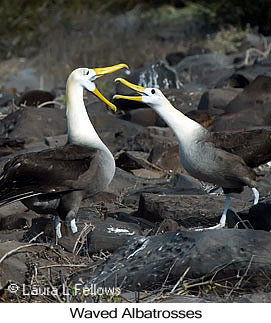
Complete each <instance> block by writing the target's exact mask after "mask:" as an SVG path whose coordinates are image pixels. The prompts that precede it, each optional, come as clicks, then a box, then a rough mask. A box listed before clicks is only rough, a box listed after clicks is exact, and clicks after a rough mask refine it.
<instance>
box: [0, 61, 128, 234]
mask: <svg viewBox="0 0 271 323" xmlns="http://www.w3.org/2000/svg"><path fill="white" fill-rule="evenodd" d="M123 67H125V68H128V66H127V65H126V64H118V65H114V66H110V67H104V68H94V69H90V68H78V69H76V70H74V71H73V72H72V73H71V74H70V75H69V77H68V80H67V85H66V99H67V108H66V115H67V125H68V141H67V144H66V145H65V146H63V147H57V148H54V149H46V150H43V151H40V152H30V153H25V154H21V155H18V156H16V157H14V158H13V159H12V160H10V161H9V162H7V163H6V164H5V166H4V170H3V172H2V174H1V175H0V206H2V205H4V204H8V203H12V202H15V201H18V200H21V202H22V203H23V204H25V205H26V206H27V207H28V208H29V209H31V210H33V211H35V212H37V213H39V214H52V215H54V225H55V230H56V238H61V230H60V227H61V224H60V221H59V218H60V219H61V220H65V221H67V222H69V223H70V228H71V231H72V232H73V233H75V232H77V227H76V224H75V217H76V214H77V212H78V209H79V207H80V204H81V201H82V200H83V199H84V198H87V197H89V196H91V195H94V194H95V193H97V192H100V191H102V190H104V189H106V188H107V186H108V184H109V183H110V182H111V180H112V178H113V176H114V173H115V161H114V157H113V156H112V154H111V152H110V151H109V149H108V148H107V147H106V145H105V144H104V143H103V142H102V140H101V139H100V138H99V136H98V134H97V133H96V131H95V129H94V127H93V125H92V123H91V121H90V119H89V117H88V114H87V111H86V108H85V105H84V100H83V90H84V89H86V90H88V91H90V92H92V93H93V94H94V95H95V96H97V97H98V98H99V99H100V100H101V101H103V102H105V103H106V104H107V105H108V106H109V107H110V108H111V109H112V110H114V111H116V106H115V105H114V104H113V103H111V102H110V101H108V100H107V99H106V98H105V97H104V96H103V95H102V94H101V93H100V92H99V90H98V89H97V88H96V86H95V84H94V81H95V79H97V78H98V77H100V76H102V75H105V74H108V73H112V72H114V71H116V70H119V69H121V68H123Z"/></svg>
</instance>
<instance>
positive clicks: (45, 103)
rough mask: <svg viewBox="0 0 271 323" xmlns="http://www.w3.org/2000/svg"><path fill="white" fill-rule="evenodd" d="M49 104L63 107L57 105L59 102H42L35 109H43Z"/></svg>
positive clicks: (61, 105) (60, 104)
mask: <svg viewBox="0 0 271 323" xmlns="http://www.w3.org/2000/svg"><path fill="white" fill-rule="evenodd" d="M49 104H57V105H59V106H60V107H63V106H64V104H62V103H59V102H57V101H46V102H43V103H41V104H39V105H37V108H38V109H39V108H42V107H45V106H46V105H49Z"/></svg>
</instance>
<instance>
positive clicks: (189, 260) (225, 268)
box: [81, 229, 271, 293]
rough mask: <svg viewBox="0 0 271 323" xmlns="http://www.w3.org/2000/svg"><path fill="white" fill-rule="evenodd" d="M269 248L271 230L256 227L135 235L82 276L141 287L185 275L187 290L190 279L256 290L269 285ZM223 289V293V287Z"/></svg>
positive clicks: (105, 283) (153, 286) (101, 282)
mask: <svg viewBox="0 0 271 323" xmlns="http://www.w3.org/2000/svg"><path fill="white" fill-rule="evenodd" d="M270 248H271V241H270V234H269V233H268V232H264V231H253V230H233V229H228V230H214V231H203V232H185V231H178V232H169V233H165V234H160V235H157V236H151V237H136V238H134V239H133V238H132V239H131V240H130V241H128V243H127V244H126V245H125V246H124V247H122V248H120V249H118V250H117V251H116V252H115V253H114V254H113V255H111V257H110V258H108V259H107V260H106V261H104V262H103V263H102V264H100V265H99V266H98V267H97V269H96V270H95V272H94V273H93V274H90V272H89V271H85V272H81V278H82V280H83V281H84V282H85V283H86V284H96V286H98V287H99V286H107V287H109V286H117V287H120V286H121V288H125V289H129V290H133V291H143V290H155V289H160V288H161V287H165V286H171V287H173V286H174V285H175V284H176V283H177V282H178V281H179V279H180V277H181V276H182V275H184V273H186V274H185V277H184V279H185V280H184V282H183V283H182V285H181V287H182V288H183V289H184V290H186V291H187V290H188V289H189V288H190V287H189V279H191V278H193V279H197V280H194V281H196V282H204V281H207V282H208V281H209V282H210V283H211V284H212V283H215V282H221V281H227V282H228V283H230V285H231V286H232V285H235V284H238V287H240V288H243V287H246V288H250V290H255V288H260V287H262V288H263V287H266V286H267V285H266V284H267V283H268V279H269V278H268V276H269V275H270V272H271V256H270ZM242 277H243V278H242ZM199 287H200V286H199ZM216 291H217V292H218V289H216ZM220 291H221V293H225V289H223V288H222V290H220Z"/></svg>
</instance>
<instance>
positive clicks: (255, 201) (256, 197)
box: [251, 187, 260, 205]
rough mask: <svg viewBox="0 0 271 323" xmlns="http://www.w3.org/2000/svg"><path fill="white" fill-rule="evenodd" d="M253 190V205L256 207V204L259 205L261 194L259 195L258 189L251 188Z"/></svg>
mask: <svg viewBox="0 0 271 323" xmlns="http://www.w3.org/2000/svg"><path fill="white" fill-rule="evenodd" d="M251 190H252V192H253V195H254V202H253V204H254V205H256V204H258V202H259V198H260V193H259V191H258V190H257V188H255V187H252V188H251Z"/></svg>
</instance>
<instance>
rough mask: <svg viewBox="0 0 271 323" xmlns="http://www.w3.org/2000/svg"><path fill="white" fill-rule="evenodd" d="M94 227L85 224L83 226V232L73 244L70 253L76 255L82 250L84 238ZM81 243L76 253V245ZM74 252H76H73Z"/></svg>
mask: <svg viewBox="0 0 271 323" xmlns="http://www.w3.org/2000/svg"><path fill="white" fill-rule="evenodd" d="M94 228H95V227H94V225H92V224H86V223H85V226H84V228H83V230H82V231H81V232H80V234H79V236H78V238H77V240H76V242H75V244H74V247H73V250H72V253H74V254H76V255H78V254H79V252H80V250H81V249H82V248H83V244H84V242H85V238H86V236H87V235H88V234H89V232H91V231H93V230H94ZM79 243H81V246H80V247H79V248H78V250H77V251H76V248H77V245H78V244H79ZM75 251H76V252H75Z"/></svg>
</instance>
